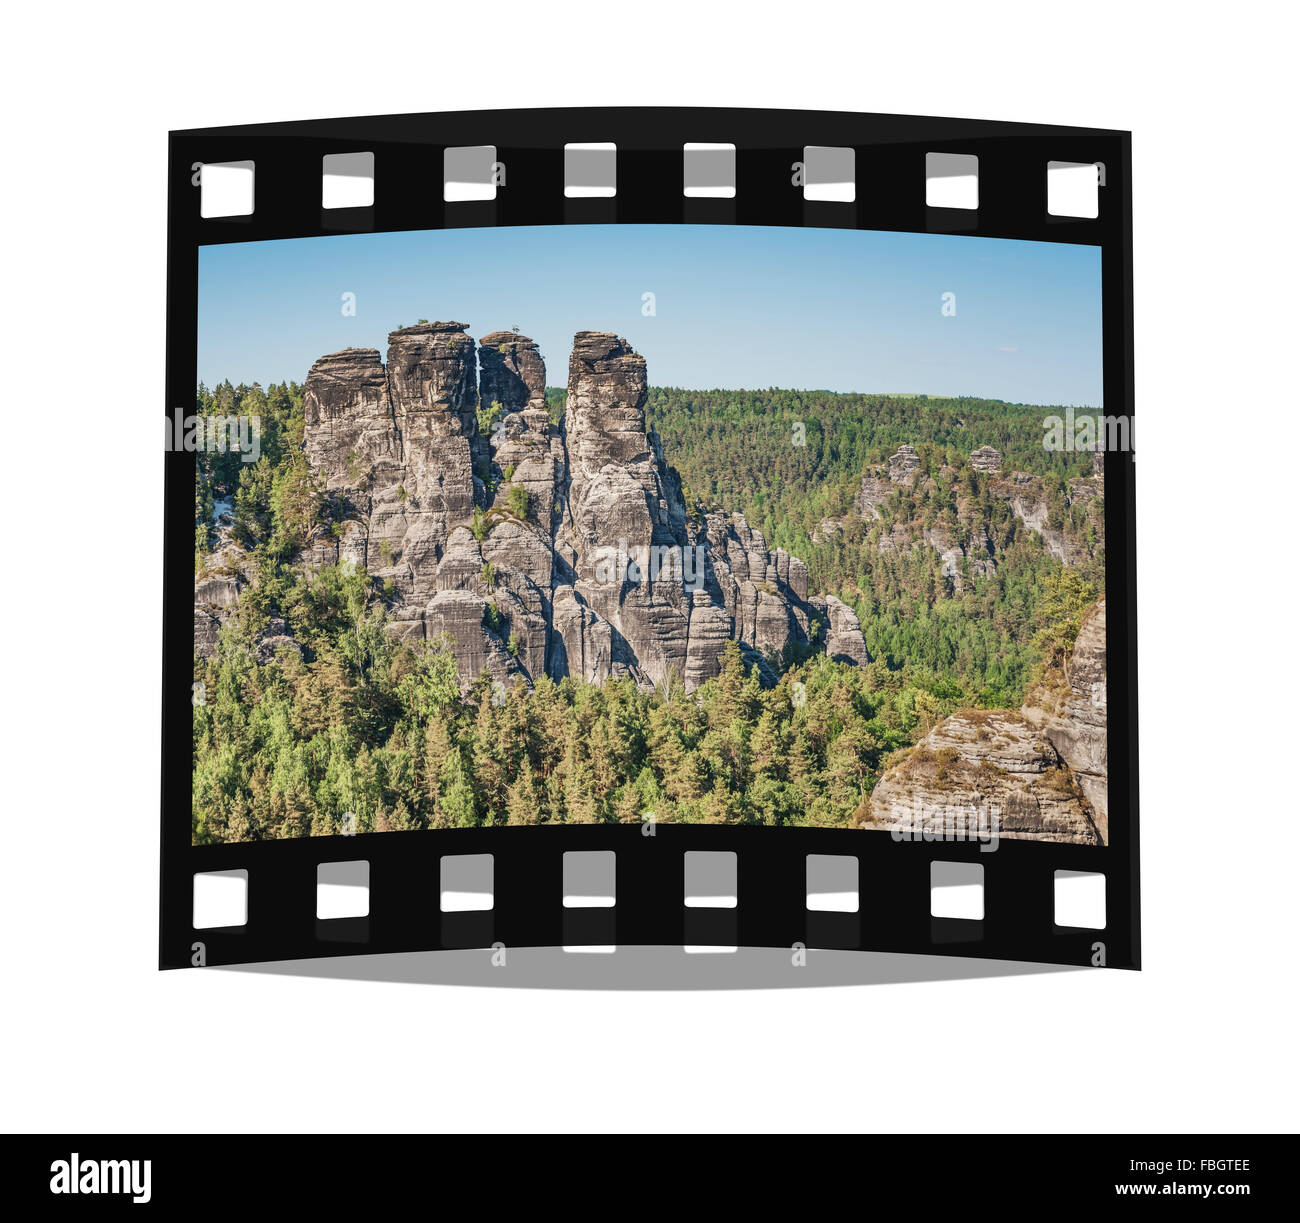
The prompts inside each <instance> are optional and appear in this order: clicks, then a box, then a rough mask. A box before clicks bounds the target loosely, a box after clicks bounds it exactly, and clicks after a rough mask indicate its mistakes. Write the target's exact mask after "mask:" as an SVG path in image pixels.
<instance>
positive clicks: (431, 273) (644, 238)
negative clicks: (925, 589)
mask: <svg viewBox="0 0 1300 1223" xmlns="http://www.w3.org/2000/svg"><path fill="white" fill-rule="evenodd" d="M344 293H353V294H355V295H356V314H355V316H345V315H344V314H343V311H342V295H343V294H344ZM645 293H653V294H654V295H655V314H654V315H653V317H647V316H646V315H644V314H643V313H642V308H643V307H642V295H643V294H645ZM946 293H952V294H955V295H956V314H955V315H952V316H945V315H944V313H943V311H942V309H941V307H942V304H943V295H944V294H946ZM421 318H427V319H431V320H436V319H443V320H448V319H455V320H457V321H459V322H463V323H466V324H468V329H469V334H470V335H473V336H475V337H479V336H483V335H486V334H487V333H488V332H490V331H500V330H509V329H510V328H511V327H516V326H517V327H518V328H519V329H520V331H521V332H523V333H524V334H525V335H529V336H532V337H533V339H535V340H536V341H537V342H538V344H539V346H540V348H541V352H542V356H543V358H544V359H545V361H546V367H547V382H548V384H549V385H551V386H561V385H563V384H564V383H565V381H566V380H567V376H568V374H567V371H568V358H569V349H570V346H571V344H572V340H573V333H574V332H575V331H581V330H592V331H616V332H618V333H619V334H620V335H622V336H625V337H626V338H627V340H628V341H629V343H631V344H632V346H633V347H634V348H635V349H636V350H637V351H638V352H640V353H642V354H643V355H644V356H645V358H646V361H647V363H648V372H649V378H650V382H651V383H652V384H655V385H659V386H683V387H691V388H697V389H698V388H709V387H727V388H734V389H746V388H754V387H768V386H778V387H790V388H796V389H822V390H833V391H865V392H903V393H918V394H919V393H927V394H932V395H977V396H982V397H986V398H994V399H1006V400H1011V401H1013V402H1020V403H1036V404H1056V405H1061V404H1075V405H1077V406H1084V405H1087V406H1091V407H1100V406H1101V405H1102V394H1101V373H1102V371H1101V254H1100V250H1099V249H1098V248H1097V247H1090V246H1069V245H1054V244H1051V243H1038V242H1017V241H1010V240H1005V239H999V238H973V237H956V236H949V235H940V234H895V233H876V232H870V231H859V230H833V229H796V228H771V227H763V228H760V227H748V226H742V227H728V226H682V225H667V226H652V225H635V226H634V225H583V226H573V225H557V226H549V227H523V228H501V229H458V230H428V231H421V232H415V233H395V234H349V235H343V236H339V237H329V238H295V239H291V240H287V241H281V242H250V243H240V244H231V245H227V246H208V247H203V248H202V249H201V250H200V252H199V331H198V342H199V343H198V372H199V378H200V379H201V380H202V381H204V382H206V383H207V384H208V385H209V386H211V385H213V384H214V383H218V382H220V381H221V380H222V379H224V378H229V379H230V381H231V382H235V383H238V382H241V381H242V382H253V381H258V382H261V383H262V384H263V385H266V384H267V383H270V382H278V381H281V380H283V379H293V380H295V381H297V382H301V381H302V380H303V379H304V378H305V377H306V375H307V370H308V369H309V368H310V366H311V363H312V362H313V361H314V360H315V359H316V358H317V357H318V356H320V355H321V354H323V353H327V352H333V351H335V350H337V349H340V348H348V347H358V348H378V349H379V350H380V352H381V353H383V352H385V350H386V348H387V336H388V332H389V331H391V330H393V329H394V328H396V327H398V326H400V325H403V324H405V325H408V326H409V325H410V324H412V323H414V322H416V321H417V320H419V319H421Z"/></svg>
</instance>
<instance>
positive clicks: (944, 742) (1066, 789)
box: [863, 710, 1101, 844]
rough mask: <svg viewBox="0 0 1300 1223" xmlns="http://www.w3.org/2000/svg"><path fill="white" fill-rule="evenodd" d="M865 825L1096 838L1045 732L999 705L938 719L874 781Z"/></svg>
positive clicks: (965, 835)
mask: <svg viewBox="0 0 1300 1223" xmlns="http://www.w3.org/2000/svg"><path fill="white" fill-rule="evenodd" d="M863 826H864V827H867V828H877V829H884V828H887V829H890V830H891V831H896V832H898V833H900V834H904V835H906V836H907V837H909V838H915V837H922V836H924V837H927V838H931V837H933V838H935V839H940V838H942V837H945V836H947V837H955V838H958V839H975V837H976V836H977V835H978V834H981V833H983V834H988V833H995V834H996V835H997V836H998V837H1007V838H1009V839H1012V840H1035V841H1072V842H1080V843H1085V844H1097V843H1099V842H1100V841H1101V836H1100V834H1099V832H1098V830H1097V826H1096V824H1095V823H1094V821H1093V818H1092V812H1091V809H1090V807H1089V805H1088V803H1087V801H1086V800H1085V798H1084V797H1083V795H1082V793H1081V792H1080V790H1079V787H1078V785H1077V784H1076V782H1075V779H1074V777H1073V775H1072V774H1071V772H1070V770H1069V769H1068V768H1067V767H1065V765H1064V764H1063V763H1062V761H1061V758H1060V756H1059V755H1058V753H1057V751H1056V749H1055V748H1054V747H1053V746H1052V744H1051V742H1050V741H1049V740H1048V738H1047V736H1046V735H1045V734H1043V733H1042V732H1041V731H1039V730H1038V729H1037V728H1036V727H1034V726H1033V725H1032V724H1031V723H1030V722H1029V721H1027V720H1026V719H1025V718H1024V717H1022V716H1021V715H1019V714H1017V713H1012V712H1010V711H1004V710H978V711H970V712H965V713H955V714H953V715H952V716H951V717H949V718H945V719H944V720H943V721H942V722H940V723H939V725H938V726H936V727H935V728H934V729H933V730H932V731H931V732H930V733H929V734H928V735H926V736H925V738H923V739H922V740H921V742H920V743H919V744H917V745H916V747H914V748H912V749H911V750H910V752H909V753H908V755H907V757H906V759H905V760H904V761H902V762H901V763H899V764H895V765H894V766H892V767H891V768H889V769H888V770H887V771H886V772H885V774H884V775H883V776H882V777H881V779H880V780H879V782H877V783H876V788H875V789H874V790H873V791H872V793H871V816H870V819H869V820H868V821H867V822H866V823H865V824H864V825H863Z"/></svg>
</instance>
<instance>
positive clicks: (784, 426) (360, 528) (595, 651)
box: [169, 225, 1109, 845]
mask: <svg viewBox="0 0 1300 1223" xmlns="http://www.w3.org/2000/svg"><path fill="white" fill-rule="evenodd" d="M199 272H200V278H199V283H200V311H199V327H198V336H199V383H198V386H197V388H196V395H195V402H194V404H193V405H192V406H191V405H183V408H182V407H181V406H180V405H178V411H177V413H176V419H175V422H174V424H172V425H170V427H169V439H170V440H171V444H174V445H180V444H185V448H186V449H191V450H193V454H194V461H195V503H194V518H195V521H194V531H195V536H194V538H195V549H194V566H195V569H194V673H193V693H194V697H193V702H192V704H193V737H192V746H193V807H192V833H193V840H194V843H195V844H200V845H208V844H219V843H225V842H239V841H250V840H263V839H275V838H296V837H307V836H333V835H354V834H360V833H374V832H395V831H419V830H433V829H451V828H467V827H486V826H518V825H534V824H571V823H581V824H595V823H627V824H644V823H646V822H657V823H715V824H752V825H767V826H773V827H777V826H783V827H795V826H801V827H820V828H838V829H854V830H859V831H861V832H862V833H863V834H864V835H870V834H872V833H875V834H877V835H881V834H888V835H892V836H894V837H895V838H910V837H925V838H927V839H930V838H944V837H947V838H950V839H951V838H962V837H973V836H978V837H979V838H981V839H987V838H997V837H1006V838H1011V839H1030V840H1046V841H1057V842H1069V843H1078V844H1093V845H1104V844H1106V843H1107V840H1108V836H1109V832H1108V823H1107V766H1106V652H1105V651H1106V611H1105V596H1106V591H1105V500H1104V491H1105V489H1104V475H1103V469H1104V463H1103V452H1102V450H1101V448H1100V446H1101V441H1100V435H1099V434H1097V433H1095V432H1094V431H1093V430H1092V429H1090V428H1089V429H1076V427H1075V426H1076V423H1082V422H1091V420H1092V419H1094V418H1099V417H1100V416H1101V414H1102V413H1103V411H1104V408H1103V404H1102V395H1101V304H1100V303H1101V279H1100V260H1099V257H1098V253H1097V251H1096V249H1095V248H1090V247H1074V246H1068V245H1055V244H1050V245H1049V244H1038V243H1032V242H1018V241H1009V240H999V239H984V238H974V237H953V236H946V235H916V234H878V233H868V232H858V231H851V230H843V231H840V230H812V229H788V230H787V229H782V230H775V229H764V228H759V227H752V228H748V229H745V228H722V227H705V226H699V227H692V226H664V227H655V226H624V225H619V226H557V227H552V228H550V229H514V230H511V229H500V230H462V231H433V232H421V233H398V234H366V235H348V236H339V237H329V238H312V239H294V240H288V241H283V242H267V243H246V244H232V245H228V246H214V247H207V248H204V249H203V251H202V254H201V258H200V268H199ZM1062 422H1066V424H1065V425H1064V426H1063V425H1062Z"/></svg>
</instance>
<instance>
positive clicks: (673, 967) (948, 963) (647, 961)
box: [209, 947, 1086, 991]
mask: <svg viewBox="0 0 1300 1223" xmlns="http://www.w3.org/2000/svg"><path fill="white" fill-rule="evenodd" d="M804 955H805V957H806V960H805V963H804V964H802V965H801V966H796V965H795V963H794V961H795V958H796V953H795V952H794V951H792V950H791V949H789V948H782V947H777V948H766V947H742V948H740V949H739V950H738V951H735V952H730V953H728V952H717V953H707V952H706V953H702V954H701V953H694V954H688V953H687V952H685V951H683V950H682V948H680V947H619V948H618V949H617V950H616V951H614V952H613V953H612V954H609V953H592V952H568V951H564V950H562V949H561V948H559V947H511V948H507V949H503V950H502V951H500V952H498V953H497V954H496V955H495V957H494V954H493V952H492V951H491V950H489V949H488V948H478V949H475V950H472V951H414V952H400V953H390V954H380V955H357V956H341V957H336V958H324V959H315V960H282V961H277V962H275V963H267V964H234V965H228V966H223V967H224V968H225V970H226V971H230V972H250V973H263V974H267V975H271V976H286V977H321V978H327V979H333V980H345V981H389V982H396V983H399V984H405V985H470V986H495V987H497V988H506V989H579V990H629V991H631V990H636V991H649V990H733V989H810V988H818V987H828V986H846V985H910V984H920V983H924V982H932V981H959V980H971V979H978V978H987V977H1017V976H1031V975H1037V974H1040V973H1053V972H1081V971H1086V970H1085V969H1081V968H1078V967H1076V966H1072V965H1061V964H1030V963H1020V962H1017V961H1009V960H983V959H975V958H972V957H960V958H954V957H947V956H929V955H903V954H898V953H893V952H870V951H865V952H864V951H823V950H818V949H815V948H814V949H811V950H809V951H807V952H805V953H804ZM502 958H504V963H500V962H499V961H500V960H501V959H502ZM494 959H495V961H497V962H494ZM209 971H211V970H209Z"/></svg>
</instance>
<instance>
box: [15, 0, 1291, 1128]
mask: <svg viewBox="0 0 1300 1223" xmlns="http://www.w3.org/2000/svg"><path fill="white" fill-rule="evenodd" d="M895 8H896V9H897V10H898V12H901V13H905V14H907V15H906V16H899V15H898V13H896V12H891V11H884V10H875V9H872V8H870V7H868V6H866V5H862V4H844V5H832V4H817V3H801V4H798V5H795V6H777V5H767V6H754V7H752V8H749V9H746V8H745V7H744V6H737V5H735V4H730V3H728V4H722V5H709V4H705V3H701V2H700V0H694V2H692V3H690V4H684V5H679V6H675V5H671V4H665V3H659V2H656V3H654V4H637V5H633V4H612V3H608V2H605V3H601V4H596V5H589V6H578V5H570V6H564V5H561V4H554V3H544V4H543V3H537V2H535V0H534V2H532V3H527V4H512V3H507V2H506V0H497V2H496V3H494V4H492V5H491V6H490V7H489V8H488V9H487V10H485V11H483V12H479V11H478V10H476V9H474V8H472V7H465V6H460V7H449V6H444V5H438V4H435V3H431V2H430V0H422V2H421V3H418V4H409V5H408V4H399V3H385V4H376V5H371V6H362V7H360V8H358V6H357V5H355V4H327V3H316V4H312V5H300V6H299V5H295V6H292V7H291V6H282V5H276V4H271V3H268V2H267V0H258V2H257V3H252V4H245V3H226V4H224V5H221V6H219V7H217V6H210V5H203V6H186V5H176V4H168V5H127V4H119V5H76V4H69V5H59V6H49V5H45V6H42V5H34V4H27V5H20V6H15V7H14V8H13V9H12V11H10V12H9V13H8V14H7V16H6V22H5V24H6V42H7V44H8V45H7V47H6V56H5V59H6V67H5V71H4V73H3V74H0V89H3V91H4V95H5V98H4V102H5V115H6V123H5V127H6V134H5V139H4V145H3V157H4V161H5V170H6V173H5V185H4V191H3V194H4V213H5V215H4V230H3V242H4V244H5V259H4V285H3V288H4V294H3V302H4V310H5V320H4V324H3V332H0V334H3V336H4V343H5V352H6V359H5V363H4V377H3V381H2V382H0V386H3V407H2V408H0V411H2V412H3V422H4V427H5V431H6V442H7V446H6V448H5V451H4V458H3V479H2V481H0V489H2V490H3V497H4V507H3V508H4V513H3V526H4V532H5V539H6V542H7V545H8V558H7V564H6V565H5V567H4V568H5V576H4V598H3V601H2V602H0V607H2V611H0V615H3V630H4V631H3V638H2V640H3V642H4V645H5V649H6V659H5V662H6V666H5V683H4V706H5V714H4V719H5V735H4V748H5V757H6V765H5V774H4V778H5V786H4V797H3V820H4V829H3V837H2V838H0V860H2V861H3V863H4V870H3V879H2V881H0V905H2V906H3V927H2V929H3V939H4V950H3V964H4V985H3V989H4V993H5V995H6V997H5V1004H4V1010H3V1015H2V1016H0V1026H2V1028H3V1032H2V1033H0V1051H2V1052H0V1057H3V1059H4V1063H5V1064H4V1072H3V1079H4V1090H3V1092H2V1093H0V1124H2V1125H3V1126H4V1127H6V1128H8V1129H14V1130H26V1129H53V1130H69V1129H75V1128H80V1129H99V1128H104V1129H110V1130H114V1129H116V1130H168V1129H186V1128H212V1129H231V1130H239V1129H244V1128H250V1127H253V1128H270V1129H299V1128H310V1129H322V1130H324V1129H331V1128H345V1129H346V1128H362V1129H367V1128H373V1129H403V1128H407V1127H430V1128H435V1129H473V1128H480V1127H482V1128H505V1127H509V1128H540V1129H552V1128H554V1129H566V1128H598V1129H607V1128H617V1129H631V1130H636V1131H647V1130H650V1131H653V1130H661V1129H670V1128H674V1127H682V1126H688V1127H705V1128H710V1129H711V1128H715V1127H716V1128H737V1129H751V1128H752V1129H760V1128H794V1129H804V1128H814V1129H832V1130H859V1129H862V1130H873V1129H882V1130H909V1129H927V1128H951V1127H956V1128H969V1129H1024V1128H1028V1129H1031V1130H1038V1129H1042V1130H1053V1129H1069V1130H1082V1131H1087V1130H1110V1129H1116V1128H1137V1129H1141V1130H1147V1129H1150V1130H1159V1129H1170V1128H1172V1129H1226V1130H1241V1129H1251V1128H1266V1129H1267V1128H1274V1129H1277V1128H1284V1129H1285V1128H1291V1129H1293V1128H1294V1127H1295V1124H1296V1105H1295V1091H1296V1053H1295V1048H1296V1042H1295V1028H1296V1017H1295V1012H1294V1006H1295V958H1296V957H1295V941H1294V933H1295V930H1296V928H1297V924H1298V920H1300V919H1298V907H1300V906H1298V904H1297V899H1296V895H1295V879H1296V874H1297V869H1298V867H1300V859H1298V857H1297V824H1298V823H1300V810H1298V808H1300V803H1297V800H1296V781H1295V771H1294V770H1295V758H1296V755H1297V743H1296V728H1297V719H1296V716H1295V701H1296V695H1297V683H1296V680H1297V675H1296V668H1295V664H1294V657H1293V629H1294V625H1295V620H1296V615H1295V608H1296V579H1295V574H1296V568H1297V560H1296V557H1295V554H1294V548H1293V545H1292V542H1291V541H1292V540H1293V538H1294V530H1293V526H1292V521H1291V519H1292V516H1293V514H1294V508H1295V492H1296V485H1297V463H1296V455H1295V447H1294V437H1293V429H1294V427H1295V411H1296V406H1297V405H1296V381H1297V379H1296V344H1295V341H1294V331H1295V328H1296V310H1295V301H1294V297H1295V291H1296V284H1297V267H1296V257H1295V256H1296V250H1295V240H1294V233H1295V187H1296V181H1295V173H1294V164H1295V155H1294V150H1295V144H1294V132H1293V131H1292V130H1289V129H1284V128H1283V124H1282V119H1283V116H1284V115H1285V116H1286V117H1287V118H1289V119H1291V120H1293V119H1294V112H1293V98H1292V97H1291V95H1290V88H1289V86H1287V85H1286V84H1285V82H1287V81H1289V80H1291V79H1292V76H1293V74H1292V68H1293V64H1292V63H1290V57H1289V50H1290V48H1291V45H1292V44H1291V40H1290V38H1289V37H1284V35H1283V31H1282V30H1280V29H1279V28H1276V26H1275V25H1274V24H1273V22H1274V21H1275V20H1280V14H1281V11H1282V10H1281V8H1280V7H1279V6H1274V5H1262V4H1258V5H1257V4H1237V5H1234V6H1233V8H1232V10H1231V12H1230V13H1228V14H1222V13H1220V14H1217V15H1216V16H1215V17H1214V19H1213V20H1211V19H1210V17H1209V15H1208V13H1205V12H1201V13H1198V12H1197V11H1196V10H1195V9H1187V8H1184V9H1168V8H1164V7H1163V6H1162V7H1160V8H1157V7H1156V6H1142V5H1136V4H1132V3H1125V4H1100V3H1094V4H1090V5H1086V6H1083V7H1078V6H1074V7H1070V6H1059V5H1057V6H1051V5H1047V6H1045V5H1043V4H1041V3H1035V4H1027V5H1012V4H1003V5H997V4H974V3H960V4H947V5H941V4H934V3H932V4H927V5H924V6H921V7H919V8H914V7H913V8H909V6H905V5H898V6H895ZM764 10H765V11H764ZM1269 14H1272V18H1270V16H1269ZM588 104H622V105H641V104H685V105H699V106H710V105H713V106H721V105H733V106H755V107H799V108H811V109H830V110H859V111H892V112H900V113H909V114H936V115H960V116H971V117H978V118H987V119H1013V120H1032V121H1042V122H1048V123H1062V124H1082V125H1092V126H1099V127H1115V128H1127V129H1130V130H1132V131H1133V133H1134V212H1135V217H1136V233H1135V238H1136V243H1135V245H1136V295H1137V348H1136V351H1137V377H1138V382H1137V390H1138V406H1139V409H1140V410H1139V417H1140V420H1141V429H1140V432H1139V442H1140V446H1139V461H1138V493H1139V529H1138V530H1139V538H1138V557H1139V571H1140V582H1139V588H1140V603H1141V622H1142V623H1141V636H1140V648H1141V696H1142V723H1141V730H1142V802H1143V807H1142V835H1143V845H1142V856H1143V865H1142V869H1143V911H1144V933H1145V949H1144V950H1145V963H1146V969H1145V970H1144V971H1143V972H1142V973H1140V974H1139V973H1125V972H1092V971H1088V972H1062V973H1045V974H1041V975H1009V976H993V977H988V978H983V979H973V980H956V981H933V982H923V983H906V984H876V985H866V984H859V985H852V986H844V987H832V988H824V989H804V990H789V989H786V990H779V989H778V990H768V991H763V992H755V991H733V992H699V991H682V992H655V993H647V992H610V991H587V992H577V991H548V990H514V989H502V988H497V989H482V988H480V989H473V988H466V987H462V986H455V985H445V984H400V983H392V982H383V981H379V982H375V981H371V982H363V983H358V982H354V981H348V980H332V979H324V980H322V979H316V978H310V977H293V976H280V975H275V974H255V973H243V972H216V971H207V972H177V973H167V974H160V973H159V972H157V971H156V968H155V957H156V930H155V923H156V914H157V905H156V891H157V886H156V883H157V795H158V759H157V754H158V737H159V736H158V731H159V701H158V694H159V688H160V663H159V653H160V651H159V626H160V606H161V566H160V556H161V530H160V526H161V518H162V514H161V508H162V481H161V474H162V464H161V462H160V460H159V454H158V414H159V407H160V406H162V403H161V401H162V399H163V395H164V389H163V358H164V315H163V306H164V286H165V280H164V232H165V223H166V217H165V212H164V200H165V190H164V188H165V182H164V179H165V170H166V151H167V146H166V134H167V131H168V129H171V128H184V127H199V126H206V125H217V124H234V123H250V122H259V121H269V120H281V119H305V118H316V117H321V116H331V115H354V114H385V113H391V112H401V111H437V110H444V109H458V108H480V107H484V108H486V107H511V106H536V105H547V106H566V105H567V106H571V105H588ZM860 189H861V186H860ZM872 189H879V190H889V189H890V188H889V185H888V184H880V185H878V186H877V187H873V188H872ZM886 975H888V974H886ZM773 1042H779V1044H776V1045H774V1044H773ZM325 1064H328V1065H329V1066H330V1068H329V1069H328V1070H322V1069H319V1067H321V1066H322V1065H325ZM756 1066H761V1067H762V1069H756ZM214 1075H215V1077H214ZM205 1081H206V1082H208V1083H209V1084H210V1085H209V1086H207V1087H206V1088H205V1087H204V1083H205ZM214 1083H215V1086H212V1085H211V1084H214ZM1152 1153H1154V1152H1152Z"/></svg>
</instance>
